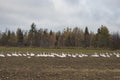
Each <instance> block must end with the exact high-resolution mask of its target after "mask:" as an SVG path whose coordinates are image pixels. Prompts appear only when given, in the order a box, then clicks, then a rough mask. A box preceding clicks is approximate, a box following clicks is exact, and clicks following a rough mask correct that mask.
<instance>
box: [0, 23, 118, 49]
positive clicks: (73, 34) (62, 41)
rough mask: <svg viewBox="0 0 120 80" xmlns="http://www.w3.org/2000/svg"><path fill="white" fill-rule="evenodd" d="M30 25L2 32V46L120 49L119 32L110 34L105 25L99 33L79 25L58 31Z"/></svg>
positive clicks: (0, 40)
mask: <svg viewBox="0 0 120 80" xmlns="http://www.w3.org/2000/svg"><path fill="white" fill-rule="evenodd" d="M30 27H31V28H30V30H29V31H23V30H22V29H20V28H18V29H17V31H16V32H15V31H10V30H7V31H5V32H3V33H0V46H1V47H42V48H62V47H63V48H64V47H82V48H103V49H112V50H116V49H120V34H119V33H118V32H114V33H112V34H110V33H109V30H108V28H107V27H106V26H104V25H101V26H100V28H98V30H97V33H93V32H89V29H88V27H86V28H85V30H83V29H80V28H79V27H75V28H73V29H71V28H69V27H67V28H65V29H64V30H63V31H58V32H54V31H52V30H50V31H48V30H47V29H42V28H40V29H37V28H36V25H35V23H32V24H31V26H30Z"/></svg>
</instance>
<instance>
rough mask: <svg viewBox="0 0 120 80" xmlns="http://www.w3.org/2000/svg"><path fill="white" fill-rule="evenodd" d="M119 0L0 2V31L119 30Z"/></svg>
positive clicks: (4, 0) (12, 0)
mask: <svg viewBox="0 0 120 80" xmlns="http://www.w3.org/2000/svg"><path fill="white" fill-rule="evenodd" d="M119 3H120V0H0V30H1V31H4V30H5V29H6V28H8V29H11V30H16V29H17V28H18V27H20V28H22V29H25V30H28V29H29V27H30V25H31V23H32V22H35V24H36V25H37V28H48V29H52V30H63V29H64V28H65V27H67V26H69V27H72V28H73V27H76V26H78V27H81V28H82V29H84V28H85V26H88V28H89V29H90V30H91V31H97V28H98V27H100V25H106V26H107V27H108V28H109V30H110V31H111V32H113V31H120V5H119Z"/></svg>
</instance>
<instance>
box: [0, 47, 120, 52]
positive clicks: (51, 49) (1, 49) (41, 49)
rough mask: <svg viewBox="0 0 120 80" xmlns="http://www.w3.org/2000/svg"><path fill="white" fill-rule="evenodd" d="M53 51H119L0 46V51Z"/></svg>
mask: <svg viewBox="0 0 120 80" xmlns="http://www.w3.org/2000/svg"><path fill="white" fill-rule="evenodd" d="M8 51H10V52H19V51H21V52H55V53H61V52H64V53H95V52H96V53H106V52H107V53H114V52H115V53H120V50H115V51H112V50H109V49H83V48H59V49H58V48H31V47H29V48H25V47H24V48H23V47H0V52H8Z"/></svg>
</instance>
